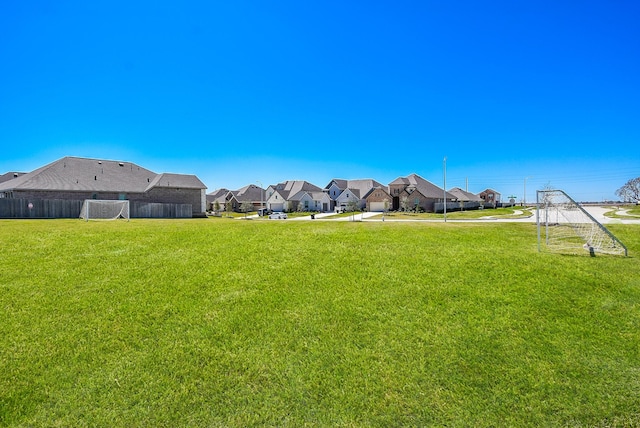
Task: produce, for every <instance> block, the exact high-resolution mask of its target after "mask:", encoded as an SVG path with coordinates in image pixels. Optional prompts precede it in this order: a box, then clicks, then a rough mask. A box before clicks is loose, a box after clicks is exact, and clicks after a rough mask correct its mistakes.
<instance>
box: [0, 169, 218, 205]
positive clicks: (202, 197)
mask: <svg viewBox="0 0 640 428" xmlns="http://www.w3.org/2000/svg"><path fill="white" fill-rule="evenodd" d="M205 191H206V186H205V185H204V184H203V183H202V181H200V180H199V179H198V177H196V176H195V175H185V174H172V173H162V174H157V173H155V172H152V171H150V170H148V169H146V168H142V167H141V166H138V165H136V164H134V163H131V162H120V161H112V160H100V159H87V158H78V157H64V158H62V159H59V160H57V161H54V162H52V163H50V164H48V165H45V166H43V167H41V168H38V169H36V170H34V171H32V172H29V173H26V174H22V175H19V174H18V176H17V177H15V178H13V179H10V180H7V181H3V182H0V198H9V199H25V200H26V199H31V200H52V199H53V200H76V201H77V200H85V199H112V200H114V199H115V200H129V201H132V202H139V203H160V204H183V205H187V204H188V205H191V209H192V212H193V215H194V216H195V215H202V214H203V213H204V212H205V208H206V193H205Z"/></svg>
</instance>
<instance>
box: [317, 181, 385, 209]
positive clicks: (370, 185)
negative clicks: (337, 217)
mask: <svg viewBox="0 0 640 428" xmlns="http://www.w3.org/2000/svg"><path fill="white" fill-rule="evenodd" d="M380 187H384V186H383V185H382V184H380V183H378V182H377V181H376V180H373V179H370V178H366V179H358V180H343V179H340V178H334V179H333V180H331V181H330V182H329V184H327V185H326V186H325V187H324V190H325V191H326V192H327V194H328V195H329V197H330V198H331V200H332V206H331V207H330V209H331V210H333V209H338V210H344V209H345V208H347V206H349V205H350V204H355V207H356V208H357V209H360V210H361V209H364V208H365V207H366V205H367V197H368V196H369V194H370V193H371V192H372V191H373V189H375V188H380Z"/></svg>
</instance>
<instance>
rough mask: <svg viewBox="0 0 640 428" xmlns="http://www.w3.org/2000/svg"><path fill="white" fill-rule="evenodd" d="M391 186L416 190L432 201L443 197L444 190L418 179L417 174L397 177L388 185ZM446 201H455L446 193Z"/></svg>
mask: <svg viewBox="0 0 640 428" xmlns="http://www.w3.org/2000/svg"><path fill="white" fill-rule="evenodd" d="M393 184H403V185H406V186H407V187H414V188H415V189H417V190H418V191H419V192H420V193H421V194H422V195H423V196H425V197H427V198H432V199H442V197H443V195H444V190H443V189H442V188H440V187H438V186H436V185H435V184H433V183H431V182H430V181H427V180H425V179H424V178H422V177H420V176H419V175H418V174H411V175H409V176H407V177H398V178H396V179H395V180H393V181H392V182H391V183H389V185H390V186H391V185H393ZM447 199H456V197H455V195H452V194H451V193H449V192H447Z"/></svg>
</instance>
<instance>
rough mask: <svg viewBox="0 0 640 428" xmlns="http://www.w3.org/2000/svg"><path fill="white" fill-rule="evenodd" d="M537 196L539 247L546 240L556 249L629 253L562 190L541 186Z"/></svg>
mask: <svg viewBox="0 0 640 428" xmlns="http://www.w3.org/2000/svg"><path fill="white" fill-rule="evenodd" d="M536 198H537V207H538V209H537V211H536V223H537V228H538V251H540V250H541V243H542V242H544V244H545V245H546V248H547V249H548V250H550V251H556V252H570V253H576V252H585V251H587V252H589V253H590V254H591V255H595V253H597V252H599V253H605V254H614V255H624V256H626V255H627V247H625V246H624V245H623V244H622V242H620V240H618V238H616V237H615V236H614V235H613V234H612V233H611V232H610V231H609V230H608V229H607V228H606V227H604V226H603V225H602V224H601V223H600V222H599V221H598V220H596V219H595V218H594V217H593V216H592V215H591V214H589V213H588V212H587V211H586V210H585V209H584V208H583V207H582V206H581V205H580V204H578V203H577V202H576V201H574V200H573V199H571V197H569V195H567V194H566V193H565V192H563V191H562V190H538V191H537V193H536ZM543 240H544V241H543Z"/></svg>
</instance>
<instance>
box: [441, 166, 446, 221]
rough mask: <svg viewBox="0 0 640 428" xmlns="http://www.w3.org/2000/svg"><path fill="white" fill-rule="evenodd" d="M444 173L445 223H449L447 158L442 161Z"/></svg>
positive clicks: (443, 199) (443, 200)
mask: <svg viewBox="0 0 640 428" xmlns="http://www.w3.org/2000/svg"><path fill="white" fill-rule="evenodd" d="M442 171H443V175H444V179H443V181H444V184H443V189H442V190H443V192H442V196H443V197H442V202H443V203H444V222H445V223H446V222H447V157H446V156H445V157H444V160H443V161H442Z"/></svg>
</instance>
